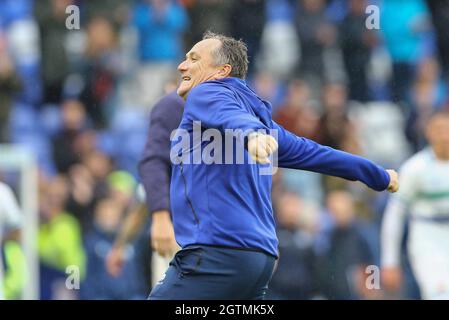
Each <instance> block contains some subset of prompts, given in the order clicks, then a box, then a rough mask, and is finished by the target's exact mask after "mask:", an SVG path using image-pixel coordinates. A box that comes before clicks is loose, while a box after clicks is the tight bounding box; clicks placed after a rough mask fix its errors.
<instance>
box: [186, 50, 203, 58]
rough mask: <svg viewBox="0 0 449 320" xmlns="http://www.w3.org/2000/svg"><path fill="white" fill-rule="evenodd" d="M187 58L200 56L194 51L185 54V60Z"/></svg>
mask: <svg viewBox="0 0 449 320" xmlns="http://www.w3.org/2000/svg"><path fill="white" fill-rule="evenodd" d="M189 56H190V57H192V56H196V57H199V56H200V55H199V54H198V53H196V52H195V51H189V52H187V54H186V59H187V58H188V57H189Z"/></svg>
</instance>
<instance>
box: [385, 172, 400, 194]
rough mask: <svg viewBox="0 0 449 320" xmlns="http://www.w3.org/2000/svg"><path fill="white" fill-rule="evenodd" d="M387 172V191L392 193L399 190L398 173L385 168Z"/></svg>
mask: <svg viewBox="0 0 449 320" xmlns="http://www.w3.org/2000/svg"><path fill="white" fill-rule="evenodd" d="M387 173H388V174H389V175H390V184H389V185H388V187H387V191H388V192H391V193H394V192H396V191H398V190H399V177H398V173H397V172H396V171H394V170H387Z"/></svg>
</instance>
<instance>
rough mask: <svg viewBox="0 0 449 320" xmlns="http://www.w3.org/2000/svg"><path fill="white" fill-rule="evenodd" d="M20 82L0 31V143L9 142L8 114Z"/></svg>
mask: <svg viewBox="0 0 449 320" xmlns="http://www.w3.org/2000/svg"><path fill="white" fill-rule="evenodd" d="M20 87H21V81H20V79H19V77H18V75H17V73H16V72H15V69H14V65H13V64H12V61H11V59H10V57H9V54H8V51H7V46H6V39H5V37H4V35H3V34H2V33H1V31H0V143H1V142H6V141H7V140H9V134H8V127H9V114H10V109H11V105H12V102H13V98H14V95H15V94H16V93H17V92H18V91H19V89H20Z"/></svg>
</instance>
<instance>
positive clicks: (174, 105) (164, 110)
mask: <svg viewBox="0 0 449 320" xmlns="http://www.w3.org/2000/svg"><path fill="white" fill-rule="evenodd" d="M183 107H184V100H182V98H181V97H180V96H178V94H177V93H176V92H175V91H174V92H171V93H169V94H166V95H165V96H163V97H162V98H161V99H160V100H159V101H158V102H156V104H155V105H154V107H153V109H152V110H151V117H152V118H153V117H160V116H164V115H166V116H169V117H173V116H174V114H177V113H179V114H182V110H183Z"/></svg>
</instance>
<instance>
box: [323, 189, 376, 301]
mask: <svg viewBox="0 0 449 320" xmlns="http://www.w3.org/2000/svg"><path fill="white" fill-rule="evenodd" d="M327 210H328V212H329V214H331V220H332V223H331V225H330V228H329V229H328V230H326V231H325V233H326V234H324V235H323V236H324V237H325V238H326V240H327V241H326V245H324V246H323V247H321V250H319V251H318V258H317V261H318V263H317V270H318V274H319V280H318V283H319V288H320V292H321V293H322V294H323V295H324V297H326V298H328V299H338V300H341V299H362V298H366V297H368V294H369V292H368V289H367V288H366V287H365V283H366V282H365V276H366V274H365V268H366V266H368V265H371V264H373V258H372V253H371V248H370V247H369V245H368V243H367V240H366V239H365V238H364V237H363V236H362V235H361V232H360V228H359V226H358V224H357V219H356V216H355V214H356V212H355V210H354V203H353V199H352V196H351V194H350V193H348V192H347V191H333V192H331V193H330V194H329V195H328V197H327Z"/></svg>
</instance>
